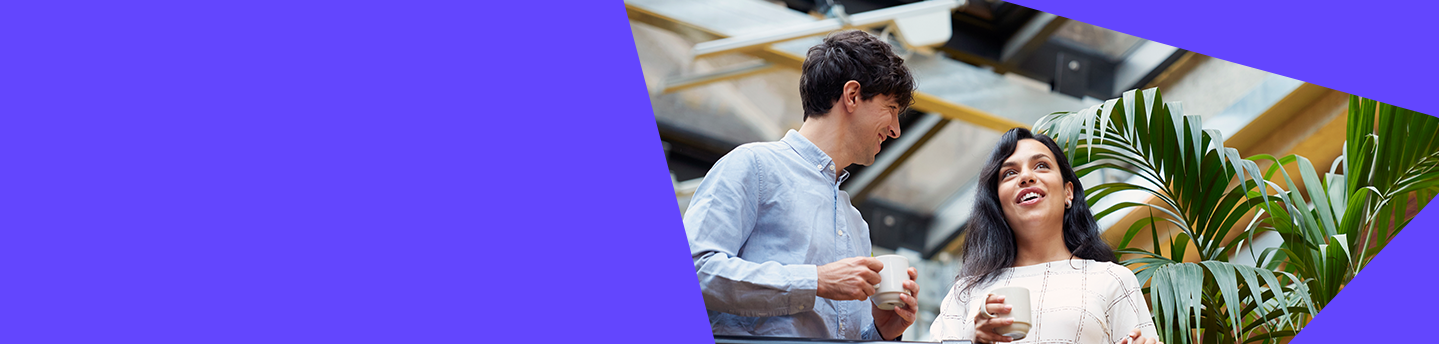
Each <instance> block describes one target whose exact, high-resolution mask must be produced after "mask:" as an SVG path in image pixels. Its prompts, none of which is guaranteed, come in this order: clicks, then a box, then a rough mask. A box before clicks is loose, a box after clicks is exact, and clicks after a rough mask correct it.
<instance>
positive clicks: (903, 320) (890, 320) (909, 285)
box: [869, 267, 919, 340]
mask: <svg viewBox="0 0 1439 344" xmlns="http://www.w3.org/2000/svg"><path fill="white" fill-rule="evenodd" d="M908 272H909V280H908V281H904V289H905V290H909V294H903V293H901V294H899V300H900V301H904V306H902V307H895V308H894V309H893V310H888V311H886V310H882V309H879V307H878V306H875V305H874V303H873V302H871V303H870V304H869V308H870V313H871V314H874V325H875V326H876V328H877V329H879V334H880V336H881V337H884V340H894V338H895V337H899V335H901V334H904V330H905V329H908V328H909V325H914V313H915V312H916V311H917V310H919V301H918V300H916V299H915V298H914V296H915V295H919V282H916V280H917V279H918V278H919V271H918V270H915V269H914V268H912V267H911V268H909V271H908Z"/></svg>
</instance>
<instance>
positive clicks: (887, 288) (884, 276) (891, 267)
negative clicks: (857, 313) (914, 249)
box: [869, 254, 914, 311]
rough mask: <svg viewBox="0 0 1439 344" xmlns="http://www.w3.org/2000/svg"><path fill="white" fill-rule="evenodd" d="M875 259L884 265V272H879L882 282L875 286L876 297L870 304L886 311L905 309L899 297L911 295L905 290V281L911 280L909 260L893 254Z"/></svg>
mask: <svg viewBox="0 0 1439 344" xmlns="http://www.w3.org/2000/svg"><path fill="white" fill-rule="evenodd" d="M874 258H875V259H879V261H880V262H881V263H884V270H880V271H879V278H880V281H879V284H876V285H874V296H871V297H870V298H869V300H870V302H873V303H874V305H875V306H877V307H879V309H883V310H886V311H887V310H892V309H894V308H895V307H904V301H901V300H900V298H899V295H900V294H901V293H903V294H909V290H908V289H904V281H908V280H909V258H905V257H904V256H900V255H893V254H887V255H883V256H879V257H874ZM910 296H914V295H910Z"/></svg>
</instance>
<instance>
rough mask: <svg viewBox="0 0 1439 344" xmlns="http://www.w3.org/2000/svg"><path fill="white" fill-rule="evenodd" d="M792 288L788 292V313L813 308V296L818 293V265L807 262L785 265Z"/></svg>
mask: <svg viewBox="0 0 1439 344" xmlns="http://www.w3.org/2000/svg"><path fill="white" fill-rule="evenodd" d="M785 269H786V270H789V271H788V275H789V276H790V281H789V283H790V285H791V286H792V288H791V289H790V290H791V292H790V293H789V304H788V307H789V312H788V313H789V314H795V313H799V312H804V311H808V310H811V309H814V298H815V296H817V295H818V293H819V267H818V266H815V265H808V264H796V265H787V266H785Z"/></svg>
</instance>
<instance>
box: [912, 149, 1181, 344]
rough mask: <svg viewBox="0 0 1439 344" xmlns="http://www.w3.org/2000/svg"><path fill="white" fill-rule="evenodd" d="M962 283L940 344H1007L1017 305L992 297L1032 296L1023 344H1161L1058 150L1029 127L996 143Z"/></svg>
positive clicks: (949, 303)
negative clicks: (1021, 290)
mask: <svg viewBox="0 0 1439 344" xmlns="http://www.w3.org/2000/svg"><path fill="white" fill-rule="evenodd" d="M975 198H976V199H975V206H974V215H973V217H972V218H971V219H970V224H969V227H968V228H967V229H966V230H965V231H966V233H965V236H966V238H965V242H964V257H963V268H961V269H960V275H959V281H958V282H956V283H955V284H954V287H953V288H951V289H950V290H949V294H948V295H946V296H945V297H944V301H943V303H942V304H941V305H940V314H939V317H938V318H937V319H935V321H934V323H933V324H932V325H931V326H930V334H931V337H932V338H934V340H951V339H960V340H974V341H976V342H979V343H993V342H1009V341H1011V340H1012V339H1010V338H1009V337H1005V336H1002V335H1000V334H998V333H996V328H999V327H1003V326H1006V325H1009V324H1011V323H1013V319H1009V318H991V317H988V316H987V315H985V314H984V313H983V312H980V307H981V306H982V307H986V308H987V309H988V310H989V313H990V314H994V315H999V316H1002V315H1004V314H1006V313H1009V310H1010V309H1011V308H1010V307H1011V306H1007V305H1005V303H1004V298H1003V296H996V295H989V294H988V291H989V290H992V289H995V288H1000V287H1008V286H1021V287H1025V288H1028V289H1029V290H1030V308H1031V313H1030V314H1031V320H1032V324H1031V325H1032V328H1031V329H1030V330H1029V333H1028V335H1027V336H1025V337H1024V338H1023V339H1022V340H1021V341H1020V342H1067V343H1106V344H1108V343H1144V344H1149V343H1157V342H1158V340H1157V339H1156V338H1155V337H1156V335H1155V332H1154V320H1153V318H1152V317H1150V315H1149V307H1148V306H1146V305H1145V303H1144V295H1143V294H1142V293H1141V292H1140V289H1139V287H1140V286H1139V282H1138V281H1137V280H1136V279H1135V278H1134V273H1133V272H1130V271H1129V269H1127V268H1125V267H1123V266H1120V265H1118V264H1115V263H1114V253H1113V251H1112V250H1111V249H1110V248H1109V245H1108V244H1105V243H1104V241H1103V240H1101V239H1100V237H1099V225H1098V224H1097V223H1095V221H1094V215H1093V214H1090V212H1089V207H1088V206H1087V205H1086V203H1085V201H1084V187H1083V186H1081V185H1080V183H1079V178H1078V177H1076V176H1075V174H1074V170H1072V169H1071V168H1070V166H1069V159H1068V158H1066V157H1065V156H1064V153H1063V151H1062V150H1060V148H1059V145H1057V144H1055V143H1054V140H1052V139H1050V138H1049V137H1047V136H1044V135H1034V134H1032V133H1030V132H1029V130H1026V129H1023V128H1015V129H1011V130H1009V131H1008V132H1006V133H1004V135H1003V136H1002V137H1000V139H999V145H998V146H996V147H995V148H994V151H993V152H992V153H990V156H989V162H988V163H987V164H986V165H985V166H984V169H983V170H982V171H981V172H980V183H979V189H978V192H977V193H976V195H975Z"/></svg>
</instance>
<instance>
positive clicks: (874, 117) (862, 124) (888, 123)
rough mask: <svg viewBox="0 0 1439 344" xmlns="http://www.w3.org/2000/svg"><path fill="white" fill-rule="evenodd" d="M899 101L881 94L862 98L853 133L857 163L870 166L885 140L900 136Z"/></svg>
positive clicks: (852, 129) (856, 112) (856, 111)
mask: <svg viewBox="0 0 1439 344" xmlns="http://www.w3.org/2000/svg"><path fill="white" fill-rule="evenodd" d="M900 110H901V109H900V106H899V103H896V102H895V100H894V98H893V97H890V96H889V95H886V94H880V95H876V96H874V98H870V99H869V100H863V99H861V100H860V101H859V106H858V108H857V109H856V110H855V113H854V122H853V125H852V127H851V128H850V129H851V134H852V135H854V136H852V137H854V138H855V139H854V140H852V141H853V143H854V144H855V145H856V147H854V148H855V149H854V150H853V152H855V153H856V154H858V156H856V157H855V160H854V161H855V163H856V164H860V165H865V166H869V165H870V164H873V163H874V158H875V156H876V155H878V154H879V147H880V144H881V143H884V140H887V139H891V138H899V113H900Z"/></svg>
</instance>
